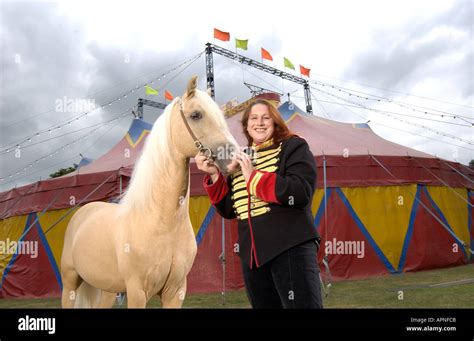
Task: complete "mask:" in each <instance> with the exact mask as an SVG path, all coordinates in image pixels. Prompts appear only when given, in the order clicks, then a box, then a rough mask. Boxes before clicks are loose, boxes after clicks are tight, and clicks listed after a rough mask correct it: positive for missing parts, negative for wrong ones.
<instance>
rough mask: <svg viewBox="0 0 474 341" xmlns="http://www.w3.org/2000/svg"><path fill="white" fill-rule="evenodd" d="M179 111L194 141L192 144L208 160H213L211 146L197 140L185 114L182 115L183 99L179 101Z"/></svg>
mask: <svg viewBox="0 0 474 341" xmlns="http://www.w3.org/2000/svg"><path fill="white" fill-rule="evenodd" d="M179 111H180V113H181V118H182V119H183V122H184V125H185V126H186V129H187V130H188V132H189V135H191V137H192V139H193V141H194V145H195V146H196V148H197V149H198V150H199V151H200V152H201V153H202V154H203V155H204V156H205V157H206V158H207V159H208V160H210V161H214V160H215V159H216V158H217V156H216V155H215V154H214V153H213V152H212V150H211V148H209V147H204V145H203V144H202V143H201V141H199V139H198V138H197V137H196V135H195V134H194V132H193V130H192V129H191V127H190V126H189V123H188V120H186V116H185V115H184V111H183V101H180V102H179Z"/></svg>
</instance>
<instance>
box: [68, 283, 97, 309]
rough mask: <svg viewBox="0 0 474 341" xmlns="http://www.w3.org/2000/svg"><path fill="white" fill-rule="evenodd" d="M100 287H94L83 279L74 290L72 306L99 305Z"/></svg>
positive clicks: (90, 306) (88, 306) (92, 306)
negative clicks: (74, 295)
mask: <svg viewBox="0 0 474 341" xmlns="http://www.w3.org/2000/svg"><path fill="white" fill-rule="evenodd" d="M101 291H102V290H100V289H97V288H94V287H93V286H92V285H90V284H89V283H87V282H85V281H83V282H82V283H81V285H79V288H77V290H76V300H75V302H74V308H95V307H97V306H98V305H99V302H100V297H101Z"/></svg>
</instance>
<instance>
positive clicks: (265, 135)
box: [247, 104, 275, 144]
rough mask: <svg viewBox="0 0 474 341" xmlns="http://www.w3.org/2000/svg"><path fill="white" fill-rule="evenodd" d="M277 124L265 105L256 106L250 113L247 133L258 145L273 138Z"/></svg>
mask: <svg viewBox="0 0 474 341" xmlns="http://www.w3.org/2000/svg"><path fill="white" fill-rule="evenodd" d="M274 130H275V123H274V122H273V118H272V117H271V116H270V113H269V112H268V108H267V106H266V105H265V104H256V105H254V106H253V107H252V111H250V115H249V120H248V122H247V131H248V133H249V135H250V137H251V138H252V139H253V142H254V143H256V144H259V143H262V142H265V141H267V140H269V139H271V138H272V136H273V132H274Z"/></svg>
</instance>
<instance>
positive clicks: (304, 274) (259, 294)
mask: <svg viewBox="0 0 474 341" xmlns="http://www.w3.org/2000/svg"><path fill="white" fill-rule="evenodd" d="M242 270H243V275H244V281H245V287H246V289H247V294H248V297H249V300H250V304H251V305H252V307H253V308H256V309H281V308H285V309H288V308H296V309H305V308H307V309H321V308H323V304H322V298H321V284H320V281H319V266H318V262H317V246H316V244H315V242H314V241H312V240H311V241H308V242H305V243H303V244H300V245H297V246H295V247H293V248H291V249H289V250H287V251H285V252H283V253H282V254H280V255H279V256H277V257H275V258H274V259H272V260H271V261H270V262H268V263H266V264H265V265H263V266H262V267H260V268H257V267H256V266H252V269H250V267H249V265H248V264H242Z"/></svg>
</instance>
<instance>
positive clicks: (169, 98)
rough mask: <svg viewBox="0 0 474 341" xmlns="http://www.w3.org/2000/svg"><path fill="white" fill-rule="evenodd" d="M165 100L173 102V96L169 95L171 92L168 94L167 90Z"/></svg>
mask: <svg viewBox="0 0 474 341" xmlns="http://www.w3.org/2000/svg"><path fill="white" fill-rule="evenodd" d="M165 98H166V99H167V100H168V101H172V100H173V98H174V97H173V95H172V94H171V92H169V91H168V90H165Z"/></svg>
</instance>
